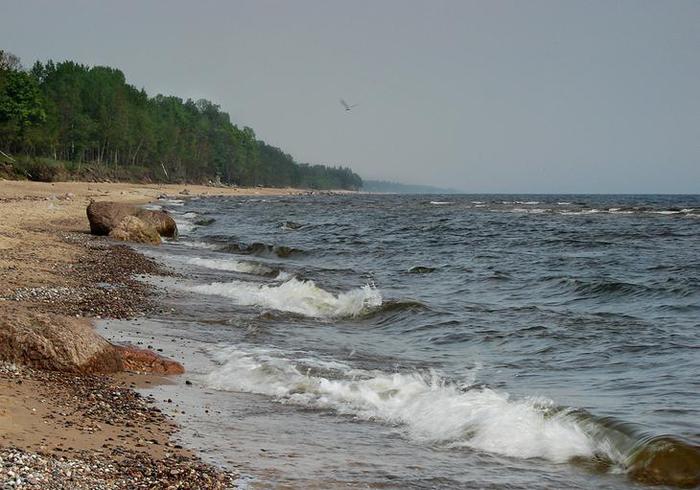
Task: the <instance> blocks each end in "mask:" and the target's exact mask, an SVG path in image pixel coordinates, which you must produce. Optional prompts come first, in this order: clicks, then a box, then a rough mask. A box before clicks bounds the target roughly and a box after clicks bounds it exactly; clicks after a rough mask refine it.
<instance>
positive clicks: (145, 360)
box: [117, 345, 185, 374]
mask: <svg viewBox="0 0 700 490" xmlns="http://www.w3.org/2000/svg"><path fill="white" fill-rule="evenodd" d="M117 349H118V350H119V355H120V356H121V359H122V362H123V364H124V369H125V370H127V371H139V372H147V373H156V374H182V373H184V372H185V368H184V367H182V364H180V363H179V362H177V361H173V360H171V359H167V358H165V357H163V356H161V355H158V354H156V353H155V352H153V351H150V350H148V349H140V348H138V347H134V346H132V345H128V346H117Z"/></svg>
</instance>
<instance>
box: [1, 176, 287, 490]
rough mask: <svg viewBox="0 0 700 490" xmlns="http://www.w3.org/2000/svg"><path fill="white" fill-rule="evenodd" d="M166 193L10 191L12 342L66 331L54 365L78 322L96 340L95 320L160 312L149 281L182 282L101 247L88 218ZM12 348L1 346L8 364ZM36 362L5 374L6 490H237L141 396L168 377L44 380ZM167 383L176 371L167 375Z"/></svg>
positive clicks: (60, 376)
mask: <svg viewBox="0 0 700 490" xmlns="http://www.w3.org/2000/svg"><path fill="white" fill-rule="evenodd" d="M164 190H165V191H168V190H170V191H172V189H163V187H162V186H142V185H141V186H136V185H134V186H129V185H127V184H112V185H107V184H80V183H61V184H56V185H53V184H37V183H29V182H27V183H21V182H9V181H0V216H3V218H4V219H3V220H1V221H0V276H2V281H0V334H3V329H4V334H5V337H4V339H5V340H4V342H8V341H9V342H10V343H12V342H15V341H16V342H17V343H19V342H20V340H16V339H15V338H14V336H13V334H12V332H13V331H19V332H21V333H22V335H24V337H23V339H22V341H24V340H26V339H28V338H30V337H32V336H33V335H34V334H35V331H34V330H37V331H38V332H40V333H41V334H44V333H45V331H44V330H46V329H47V328H49V327H50V328H53V329H54V330H55V329H58V330H59V331H58V333H56V334H54V335H55V337H54V338H52V339H51V340H52V341H53V340H55V339H56V338H58V339H59V340H67V347H64V348H63V351H61V349H54V350H52V351H51V355H54V356H61V355H63V356H64V357H70V355H71V352H70V351H71V349H72V348H73V346H72V344H70V341H72V340H73V339H71V338H70V337H71V336H72V335H73V334H72V332H73V330H71V328H73V327H75V325H73V323H71V322H78V326H81V327H82V328H91V327H89V322H90V321H91V320H92V319H99V318H122V319H124V318H126V319H131V318H138V317H141V316H143V315H145V314H146V313H148V312H150V313H154V314H158V313H159V312H161V311H160V309H159V307H158V297H157V295H156V293H155V291H154V290H153V289H152V287H150V286H148V285H146V284H145V283H144V282H141V281H139V280H138V276H139V275H142V274H148V275H167V274H172V273H171V272H170V271H167V270H163V269H162V268H161V267H159V266H158V264H156V263H155V262H154V261H152V260H151V259H148V258H146V257H145V256H143V255H141V254H139V253H137V252H135V251H134V249H132V248H131V247H129V246H125V245H118V244H115V242H113V241H112V240H109V239H107V238H104V237H95V236H92V235H90V234H89V228H88V223H87V220H86V217H85V206H86V204H87V203H89V200H90V199H94V198H96V197H98V198H102V199H113V200H122V201H125V202H131V203H135V204H143V203H146V202H148V201H150V200H152V199H153V198H154V197H155V196H157V195H159V194H161V193H162V192H163V191H164ZM194 192H196V190H195V191H194ZM201 192H202V193H206V192H207V190H206V189H201ZM231 192H233V191H231ZM235 192H236V193H237V194H242V193H244V192H246V191H245V190H236V191H235ZM250 192H251V193H260V192H270V193H272V192H273V191H270V190H263V191H261V190H259V189H255V190H250ZM274 192H278V193H279V192H280V191H279V190H275V191H274ZM81 322H82V323H81ZM86 325H87V326H86ZM18 326H19V327H21V329H20V330H17V328H18ZM63 326H65V327H66V329H65V331H61V330H60V329H61V328H62V327H63ZM69 327H70V328H69ZM8 328H9V330H8ZM12 328H15V330H12ZM41 329H44V330H41ZM75 331H78V330H75ZM8 332H9V333H8ZM61 335H63V336H64V337H66V336H68V337H69V338H68V339H65V338H63V339H62V338H61ZM91 335H93V336H95V338H96V339H98V340H99V341H100V342H106V341H105V340H104V339H102V338H101V337H99V336H97V335H96V334H94V332H93V333H91ZM86 338H87V339H88V340H90V339H92V338H93V337H89V336H88V337H86ZM78 345H79V344H78ZM13 347H16V346H12V345H10V346H8V345H7V344H6V345H4V346H2V345H0V354H3V355H7V354H8V351H11V349H12V348H13ZM20 347H21V345H20ZM54 351H56V352H54ZM10 354H11V352H10ZM136 354H137V356H138V355H141V354H143V351H138V352H136ZM34 357H35V354H34V353H33V351H32V350H31V349H29V350H25V352H23V353H21V355H18V356H17V359H19V361H20V362H9V361H8V360H7V358H5V359H4V361H2V362H0V488H36V489H97V488H100V489H102V488H109V489H112V488H119V489H127V488H128V489H132V488H136V489H138V488H144V489H145V488H148V489H160V488H163V489H170V488H173V489H177V488H183V489H184V488H187V489H198V488H201V489H223V488H234V487H235V486H236V480H237V475H236V474H235V473H234V472H231V471H226V470H223V469H221V468H217V467H214V466H211V465H209V464H206V463H204V462H203V461H202V460H201V459H200V458H199V457H198V456H197V455H196V454H194V453H193V452H191V451H189V450H188V449H187V448H185V447H182V446H181V445H180V444H178V443H177V442H176V441H177V439H176V434H177V427H176V425H175V424H174V422H173V421H172V420H171V419H169V418H168V416H167V415H165V414H164V413H162V412H161V411H160V410H159V409H158V408H157V407H156V406H155V403H154V400H153V399H152V398H150V397H145V396H142V395H141V394H139V392H138V391H136V388H137V387H138V386H144V385H149V384H156V383H167V382H168V380H167V377H164V376H162V375H159V374H152V373H151V374H143V373H135V372H133V371H134V369H133V364H132V363H129V362H126V360H125V362H124V364H123V366H122V367H121V368H120V369H118V371H121V372H115V373H112V374H99V372H100V369H103V370H104V368H105V367H107V368H110V369H112V367H111V366H105V365H101V364H99V363H95V362H90V363H86V364H84V365H83V366H86V367H85V369H83V368H81V367H80V366H79V365H77V364H75V363H73V364H70V363H69V362H66V363H64V364H55V365H54V364H50V363H49V364H48V366H49V367H50V368H52V369H45V368H46V365H45V364H46V363H43V364H42V363H41V362H40V363H37V362H36V361H37V360H36V359H35V358H34ZM125 359H126V358H125ZM69 361H71V359H69ZM137 361H139V359H137ZM42 362H43V361H42ZM169 362H170V361H169ZM156 364H158V363H152V364H151V365H150V366H149V367H153V365H156ZM174 364H177V363H174ZM141 365H144V366H145V365H146V364H141ZM56 366H58V367H57V368H58V369H60V370H55V369H53V368H55V367H56ZM76 366H77V367H76ZM158 366H160V364H158ZM38 367H39V368H38ZM112 370H113V371H114V370H115V369H112ZM151 371H157V370H154V369H151ZM160 372H161V373H163V372H165V373H168V372H177V371H170V370H169V369H167V366H166V369H164V370H161V371H160Z"/></svg>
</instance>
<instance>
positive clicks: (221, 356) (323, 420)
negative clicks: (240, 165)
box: [109, 195, 700, 489]
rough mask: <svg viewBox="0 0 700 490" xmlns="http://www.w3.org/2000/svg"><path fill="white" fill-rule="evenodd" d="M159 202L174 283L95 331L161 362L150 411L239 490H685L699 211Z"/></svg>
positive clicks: (653, 200) (692, 200)
mask: <svg viewBox="0 0 700 490" xmlns="http://www.w3.org/2000/svg"><path fill="white" fill-rule="evenodd" d="M162 205H163V206H164V207H165V208H166V209H169V210H171V211H172V212H173V213H174V214H175V217H176V219H177V221H178V222H179V226H180V231H181V236H180V238H179V240H177V241H173V242H169V243H166V244H164V245H163V246H162V247H161V248H158V249H148V250H147V251H146V252H147V253H149V254H151V255H153V256H155V257H157V258H158V259H159V260H161V261H162V262H164V263H166V264H168V265H170V266H171V267H173V268H174V269H175V270H177V271H179V272H180V273H181V274H182V277H180V278H176V279H172V280H166V282H164V283H159V284H161V285H163V286H164V287H165V289H166V291H167V298H166V304H165V307H164V313H163V314H162V315H161V316H160V317H158V318H152V319H149V320H147V321H146V323H147V324H148V325H145V324H144V323H141V324H140V325H134V324H127V323H125V322H112V323H111V324H110V325H109V328H110V329H111V332H112V333H115V332H119V333H120V334H121V336H122V337H124V336H131V337H132V338H142V339H143V338H145V339H147V340H148V342H150V343H153V344H154V346H158V347H161V348H163V349H164V352H165V353H166V354H170V355H173V356H176V357H180V358H184V359H185V362H186V364H187V367H188V368H189V371H190V373H189V374H188V375H187V379H189V380H192V382H193V385H194V386H192V387H191V388H185V389H183V386H182V383H179V384H178V385H175V386H165V387H159V388H156V389H154V390H153V391H152V393H153V394H154V396H156V397H157V398H159V399H161V398H166V397H168V396H170V395H168V393H169V392H170V391H173V390H176V391H177V390H179V391H178V393H179V394H180V395H178V396H180V399H182V401H181V402H180V405H179V406H178V412H179V411H184V412H185V414H180V415H178V416H179V417H181V419H182V421H184V423H185V424H184V425H185V426H186V427H187V429H186V433H185V437H186V438H189V442H190V443H194V444H196V445H198V446H199V447H200V448H201V449H202V450H203V451H205V455H206V457H207V458H209V459H211V460H212V461H215V462H218V463H220V464H230V463H233V464H234V465H235V466H236V467H237V468H238V469H239V470H240V471H241V472H242V473H243V474H244V475H245V479H244V482H245V484H246V485H248V486H249V487H250V488H267V487H290V488H346V487H350V488H523V489H525V488H631V487H643V486H645V485H648V484H653V483H657V484H662V485H666V486H683V485H685V486H694V485H697V484H698V482H699V481H700V449H699V445H700V336H699V332H700V196H585V195H575V196H570V195H569V196H564V195H560V196H555V195H546V196H536V195H527V196H512V195H497V196H494V195H466V196H390V195H386V196H384V195H333V196H329V195H315V196H301V197H265V198H262V197H261V198H251V197H240V198H211V199H194V200H189V201H187V202H178V201H163V202H162ZM144 333H147V334H148V336H147V337H144ZM151 339H152V340H151ZM182 393H185V395H184V398H183V396H182ZM173 398H175V396H173ZM181 409H182V410H181Z"/></svg>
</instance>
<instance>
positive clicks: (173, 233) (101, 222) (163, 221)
mask: <svg viewBox="0 0 700 490" xmlns="http://www.w3.org/2000/svg"><path fill="white" fill-rule="evenodd" d="M128 216H133V217H136V218H138V219H140V220H141V221H142V222H144V223H145V224H147V225H149V226H151V227H153V228H154V229H155V230H156V232H157V233H158V234H159V235H161V236H165V237H169V238H175V237H177V224H176V223H175V220H174V219H173V218H172V217H171V216H170V215H169V214H168V213H167V212H165V211H151V210H148V209H141V208H139V207H137V206H134V205H133V204H126V203H121V202H111V201H99V202H98V201H91V202H90V204H89V205H88V207H87V217H88V221H89V222H90V232H91V233H92V234H93V235H111V234H112V231H114V230H115V229H117V228H118V227H120V226H121V227H124V223H123V221H124V218H126V217H128ZM117 235H118V236H122V237H123V236H125V234H124V233H123V232H118V233H117ZM122 239H125V238H122ZM146 243H151V242H150V241H149V242H146ZM158 243H160V241H158Z"/></svg>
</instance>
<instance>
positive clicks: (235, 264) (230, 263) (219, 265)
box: [185, 257, 273, 274]
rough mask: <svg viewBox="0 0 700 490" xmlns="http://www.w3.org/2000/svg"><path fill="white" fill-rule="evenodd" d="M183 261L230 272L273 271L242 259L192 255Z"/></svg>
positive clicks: (255, 272) (253, 272)
mask: <svg viewBox="0 0 700 490" xmlns="http://www.w3.org/2000/svg"><path fill="white" fill-rule="evenodd" d="M185 263H186V264H188V265H195V266H198V267H205V268H207V269H213V270H220V271H230V272H243V273H246V274H270V273H271V272H272V271H273V269H271V268H270V267H267V266H265V265H263V264H259V263H257V262H248V261H242V260H231V259H203V258H200V257H193V258H189V259H186V260H185Z"/></svg>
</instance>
